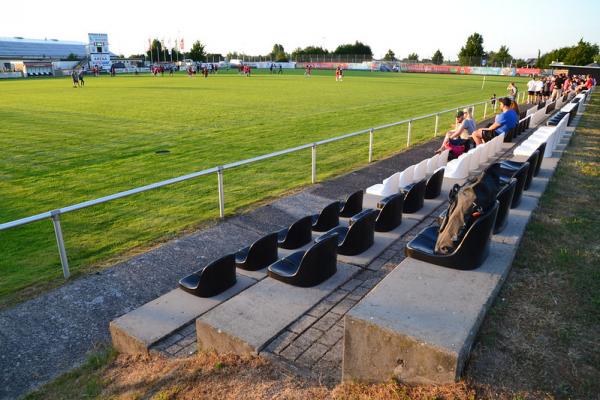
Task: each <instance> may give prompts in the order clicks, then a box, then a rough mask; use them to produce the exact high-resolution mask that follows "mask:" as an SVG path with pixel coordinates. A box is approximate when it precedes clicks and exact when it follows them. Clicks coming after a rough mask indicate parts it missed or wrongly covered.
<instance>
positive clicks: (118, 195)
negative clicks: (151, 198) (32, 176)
mask: <svg viewBox="0 0 600 400" xmlns="http://www.w3.org/2000/svg"><path fill="white" fill-rule="evenodd" d="M217 170H218V168H217V167H214V168H209V169H205V170H202V171H198V172H194V173H191V174H187V175H182V176H178V177H177V178H172V179H167V180H164V181H161V182H156V183H151V184H149V185H146V186H141V187H138V188H135V189H130V190H126V191H124V192H119V193H115V194H111V195H109V196H104V197H100V198H98V199H94V200H88V201H84V202H82V203H77V204H73V205H71V206H67V207H63V208H59V209H56V210H53V211H48V212H45V213H41V214H37V215H33V216H31V217H27V218H21V219H18V220H15V221H11V222H6V223H4V224H0V231H1V230H4V229H9V228H14V227H17V226H20V225H25V224H29V223H32V222H36V221H40V220H43V219H46V218H50V217H52V215H54V214H64V213H68V212H71V211H76V210H80V209H82V208H86V207H91V206H95V205H98V204H102V203H106V202H108V201H112V200H117V199H120V198H123V197H127V196H131V195H133V194H137V193H142V192H146V191H148V190H153V189H157V188H160V187H163V186H167V185H172V184H174V183H178V182H182V181H185V180H188V179H192V178H197V177H199V176H203V175H208V174H212V173H215V172H217Z"/></svg>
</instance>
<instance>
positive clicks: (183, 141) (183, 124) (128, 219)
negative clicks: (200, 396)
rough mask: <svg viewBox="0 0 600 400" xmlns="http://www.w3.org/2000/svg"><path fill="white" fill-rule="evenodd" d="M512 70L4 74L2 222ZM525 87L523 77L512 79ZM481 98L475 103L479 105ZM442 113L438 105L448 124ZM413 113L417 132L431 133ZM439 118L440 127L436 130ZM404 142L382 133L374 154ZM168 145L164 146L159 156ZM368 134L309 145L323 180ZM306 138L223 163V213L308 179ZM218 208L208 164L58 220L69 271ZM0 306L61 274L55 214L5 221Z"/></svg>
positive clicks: (386, 115)
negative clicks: (78, 82) (339, 77)
mask: <svg viewBox="0 0 600 400" xmlns="http://www.w3.org/2000/svg"><path fill="white" fill-rule="evenodd" d="M509 80H511V78H505V77H495V78H491V77H488V79H487V82H486V87H485V89H484V90H481V82H482V78H481V77H477V76H456V75H426V74H423V75H421V74H391V73H371V72H352V71H350V72H347V73H346V76H345V80H344V82H341V83H338V82H335V80H334V78H333V72H332V71H316V73H315V75H314V76H313V77H312V78H311V79H306V78H304V77H303V76H302V71H286V73H285V74H284V75H282V76H277V75H274V76H271V75H268V74H266V73H263V74H261V73H260V72H259V73H258V74H256V73H255V74H254V76H252V77H251V78H244V77H241V76H238V75H237V74H235V73H233V72H230V73H226V72H225V73H223V72H222V73H219V74H218V75H216V76H209V78H208V79H204V78H201V77H199V76H198V77H194V78H193V79H190V78H188V77H187V76H185V75H183V74H180V75H175V76H173V77H169V76H167V75H165V76H164V77H151V76H148V75H144V76H118V77H115V78H110V77H100V78H93V77H89V78H87V79H86V86H85V88H78V89H74V88H72V87H71V82H70V79H68V78H64V79H29V80H15V81H9V80H6V81H0V121H2V123H1V125H0V149H1V151H2V157H0V203H1V204H2V207H0V222H8V221H11V220H14V219H18V218H22V217H26V216H29V215H33V214H36V213H40V212H44V211H48V210H51V209H54V208H58V207H62V206H66V205H70V204H74V203H77V202H81V201H85V200H90V199H94V198H97V197H100V196H104V195H108V194H112V193H115V192H118V191H122V190H127V189H131V188H134V187H138V186H141V185H145V184H148V183H152V182H156V181H159V180H163V179H167V178H172V177H176V176H179V175H183V174H187V173H190V172H194V171H198V170H201V169H205V168H209V167H213V166H217V165H220V164H224V163H228V162H233V161H237V160H241V159H245V158H250V157H254V156H258V155H261V154H266V153H269V152H272V151H276V150H282V149H285V148H289V147H293V146H297V145H301V144H305V143H310V142H312V141H316V140H320V139H325V138H329V137H333V136H337V135H340V134H344V133H348V132H352V131H356V130H361V129H365V128H369V127H372V126H377V125H382V124H386V123H390V122H395V121H398V120H402V119H405V118H408V117H415V116H419V115H424V114H428V113H431V112H436V111H439V110H443V109H448V108H451V107H456V106H460V105H464V104H468V103H471V102H479V101H482V100H484V99H487V98H489V97H490V96H491V94H492V93H494V92H495V93H496V94H497V95H498V96H502V95H504V94H505V93H506V85H507V83H508V82H509ZM520 86H521V87H522V86H523V85H522V84H521V85H520ZM482 111H483V110H482V109H481V108H480V109H477V110H476V115H477V117H481V114H482ZM451 121H452V115H451V113H448V114H446V115H444V116H443V118H442V123H441V125H440V128H447V127H448V126H449V124H450V123H451ZM433 124H434V121H433V118H431V119H428V120H426V121H419V122H415V124H414V125H413V132H412V138H413V143H416V142H418V141H423V140H428V139H429V138H431V137H432V136H433ZM440 130H441V129H440ZM405 146H406V126H401V127H398V128H391V129H387V130H384V131H378V132H377V133H376V135H375V145H374V157H375V158H379V159H380V158H383V157H385V156H387V155H390V154H392V153H395V152H398V151H400V150H402V149H403V148H404V147H405ZM157 150H169V151H170V153H168V154H156V153H155V152H156V151H157ZM367 155H368V135H364V136H359V137H356V138H351V139H348V140H345V141H341V142H336V143H333V144H328V145H324V146H321V147H319V148H318V156H317V159H318V163H317V171H318V179H319V180H323V179H326V178H328V177H332V176H335V175H339V174H340V173H342V172H345V171H348V170H350V169H352V168H356V167H357V166H360V165H364V164H366V162H367ZM310 162H311V161H310V150H306V151H302V152H298V153H294V154H290V155H285V156H282V157H278V158H276V159H271V160H267V161H263V162H259V163H256V164H252V165H249V166H244V167H240V168H237V169H234V170H227V171H225V177H224V182H225V204H226V213H227V214H231V213H234V212H236V210H239V209H240V208H243V207H247V206H249V205H251V204H252V203H255V202H257V201H260V200H262V199H265V198H269V197H272V196H276V195H278V194H281V193H283V192H285V191H287V190H290V189H292V188H295V187H299V186H302V185H307V184H309V183H310ZM217 217H218V194H217V178H216V175H210V176H206V177H201V178H198V179H196V180H193V181H187V182H183V183H179V184H176V185H173V186H169V187H166V188H162V189H158V190H155V191H152V192H147V193H143V194H139V195H135V196H131V197H128V198H125V199H121V200H118V201H115V202H111V203H108V204H104V205H101V206H97V207H93V208H88V209H85V210H80V211H77V212H74V213H69V214H65V215H63V216H62V218H61V222H62V226H63V233H64V237H65V241H66V246H67V252H68V255H69V261H70V266H71V272H72V273H73V274H74V275H78V274H81V273H85V272H89V271H91V270H93V269H95V268H97V267H98V265H102V264H106V263H107V262H112V261H114V260H115V259H116V257H119V256H123V255H129V254H132V253H133V252H135V251H139V250H142V249H145V248H148V247H150V246H152V245H153V244H154V243H157V242H159V241H162V240H165V239H168V238H170V237H173V236H174V235H176V234H177V233H179V232H181V231H183V230H186V229H190V228H193V227H196V226H198V225H199V224H201V223H205V222H207V221H211V220H214V219H216V218H217ZM0 254H1V257H0V305H1V304H4V305H6V304H10V303H13V302H14V301H18V300H19V299H22V298H24V297H28V296H31V295H33V294H35V293H37V292H39V291H40V290H43V289H44V288H47V287H51V286H55V285H57V284H60V283H62V282H63V280H62V270H61V268H60V261H59V258H58V253H57V251H56V244H55V240H54V233H53V229H52V223H51V222H50V221H40V222H37V223H34V224H30V225H27V226H22V227H19V228H15V229H11V230H7V231H0Z"/></svg>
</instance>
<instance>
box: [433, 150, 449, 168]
mask: <svg viewBox="0 0 600 400" xmlns="http://www.w3.org/2000/svg"><path fill="white" fill-rule="evenodd" d="M448 154H450V150H448V149H446V150H444V151H442V152H441V153H440V157H439V158H438V161H439V162H438V166H437V167H438V168H440V167H445V166H446V164H448ZM436 169H437V168H436Z"/></svg>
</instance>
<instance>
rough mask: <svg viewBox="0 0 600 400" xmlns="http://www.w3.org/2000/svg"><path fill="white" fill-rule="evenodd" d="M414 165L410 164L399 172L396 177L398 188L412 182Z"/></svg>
mask: <svg viewBox="0 0 600 400" xmlns="http://www.w3.org/2000/svg"><path fill="white" fill-rule="evenodd" d="M414 174H415V166H414V165H411V166H410V167H408V168H406V169H405V170H404V171H402V172H401V173H400V177H399V178H398V186H399V188H400V189H402V188H403V187H406V186H408V185H410V184H411V183H413V182H414Z"/></svg>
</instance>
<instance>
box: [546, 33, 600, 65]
mask: <svg viewBox="0 0 600 400" xmlns="http://www.w3.org/2000/svg"><path fill="white" fill-rule="evenodd" d="M598 54H599V49H598V45H597V44H591V43H589V42H586V41H584V40H583V38H582V39H580V40H579V42H578V43H577V45H575V46H571V47H561V48H559V49H554V50H552V51H550V52H548V53H545V54H543V55H542V56H540V57H539V58H538V62H537V66H538V67H539V68H548V67H549V66H550V64H552V63H553V62H555V61H558V62H563V63H565V64H567V65H587V64H589V63H591V62H593V61H594V59H595V58H597V57H598Z"/></svg>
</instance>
